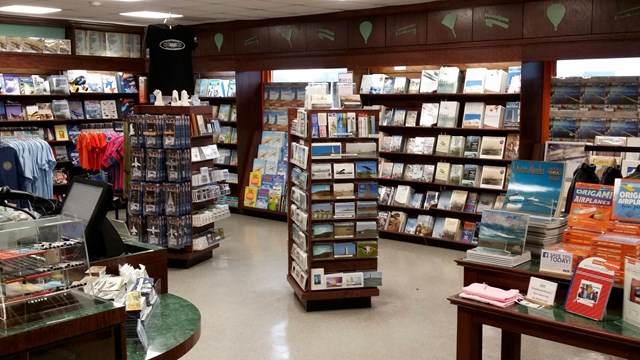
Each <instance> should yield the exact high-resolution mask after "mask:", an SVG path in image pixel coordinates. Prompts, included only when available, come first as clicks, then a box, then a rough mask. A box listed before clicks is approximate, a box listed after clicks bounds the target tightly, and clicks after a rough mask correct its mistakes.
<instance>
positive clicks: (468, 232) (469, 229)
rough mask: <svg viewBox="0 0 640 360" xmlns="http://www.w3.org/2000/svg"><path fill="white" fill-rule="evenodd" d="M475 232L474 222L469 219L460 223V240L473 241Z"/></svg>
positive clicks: (464, 241) (468, 242)
mask: <svg viewBox="0 0 640 360" xmlns="http://www.w3.org/2000/svg"><path fill="white" fill-rule="evenodd" d="M475 232H476V223H474V222H471V221H465V222H464V223H463V224H462V234H461V235H460V241H461V242H463V243H467V244H471V243H473V241H474V234H475Z"/></svg>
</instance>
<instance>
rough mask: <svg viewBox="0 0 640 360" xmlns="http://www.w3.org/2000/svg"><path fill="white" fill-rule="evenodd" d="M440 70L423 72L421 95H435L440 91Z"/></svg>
mask: <svg viewBox="0 0 640 360" xmlns="http://www.w3.org/2000/svg"><path fill="white" fill-rule="evenodd" d="M439 73H440V71H439V70H422V74H421V76H420V93H421V94H424V93H433V92H435V91H436V90H438V74H439Z"/></svg>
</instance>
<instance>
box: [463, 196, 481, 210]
mask: <svg viewBox="0 0 640 360" xmlns="http://www.w3.org/2000/svg"><path fill="white" fill-rule="evenodd" d="M478 199H479V195H478V193H476V192H470V193H469V194H467V201H465V203H464V207H463V208H462V211H463V212H466V213H470V214H473V213H475V212H476V206H477V205H478Z"/></svg>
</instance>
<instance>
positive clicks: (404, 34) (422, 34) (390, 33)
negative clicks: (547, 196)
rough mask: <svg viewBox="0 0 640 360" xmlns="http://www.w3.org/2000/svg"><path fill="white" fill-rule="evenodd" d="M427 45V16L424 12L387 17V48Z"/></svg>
mask: <svg viewBox="0 0 640 360" xmlns="http://www.w3.org/2000/svg"><path fill="white" fill-rule="evenodd" d="M426 43H427V14H426V13H424V12H418V13H411V14H399V15H389V16H387V26H386V46H387V47H389V46H407V45H424V44H426Z"/></svg>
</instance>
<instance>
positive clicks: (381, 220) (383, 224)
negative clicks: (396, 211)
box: [376, 211, 389, 230]
mask: <svg viewBox="0 0 640 360" xmlns="http://www.w3.org/2000/svg"><path fill="white" fill-rule="evenodd" d="M388 222H389V212H388V211H379V212H378V220H377V221H376V227H377V229H378V230H384V229H386V228H387V223H388Z"/></svg>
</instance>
